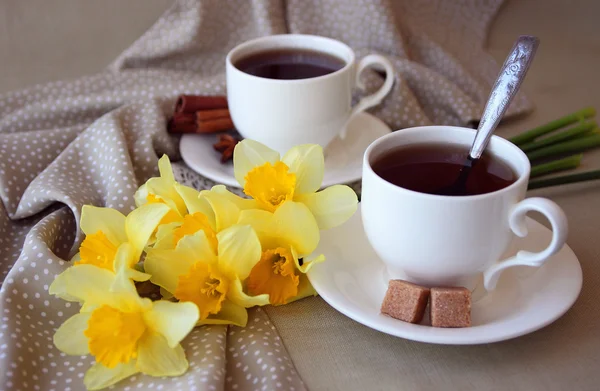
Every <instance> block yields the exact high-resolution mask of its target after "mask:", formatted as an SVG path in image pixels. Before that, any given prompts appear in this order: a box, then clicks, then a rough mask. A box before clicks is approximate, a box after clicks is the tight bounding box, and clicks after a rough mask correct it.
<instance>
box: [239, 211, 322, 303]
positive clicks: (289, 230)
mask: <svg viewBox="0 0 600 391" xmlns="http://www.w3.org/2000/svg"><path fill="white" fill-rule="evenodd" d="M238 223H239V224H248V225H250V226H252V227H253V228H254V229H255V231H256V233H257V234H258V237H259V239H260V242H261V246H262V253H261V257H260V261H259V262H258V263H257V264H256V265H255V266H254V267H253V268H252V271H251V272H250V274H249V276H248V280H247V289H248V293H249V294H250V295H261V294H267V295H269V300H270V303H271V304H275V305H280V304H286V303H289V302H291V301H294V300H298V299H301V298H304V297H307V296H310V295H315V294H316V292H315V291H314V289H313V288H312V286H311V285H310V282H309V281H308V278H307V277H306V274H305V273H306V272H307V271H308V270H309V269H310V268H311V267H312V266H313V265H314V264H316V263H319V262H322V261H324V260H325V257H324V256H323V255H319V256H318V257H316V258H314V259H312V260H308V259H306V256H307V255H309V254H311V253H312V252H313V251H314V250H315V248H316V247H317V244H318V243H319V236H320V235H319V227H318V226H317V222H316V221H315V219H314V217H313V216H312V214H311V213H310V211H309V210H308V208H307V207H306V206H305V205H303V204H301V203H295V202H285V203H284V204H283V205H281V206H280V207H279V208H277V210H276V211H275V212H274V213H269V212H267V211H264V210H259V209H254V210H244V211H242V212H241V213H240V219H239V221H238ZM300 257H304V258H300Z"/></svg>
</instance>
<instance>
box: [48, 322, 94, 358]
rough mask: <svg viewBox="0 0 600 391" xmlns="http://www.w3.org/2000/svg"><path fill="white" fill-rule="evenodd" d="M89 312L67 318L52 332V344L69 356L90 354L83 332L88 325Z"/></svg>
mask: <svg viewBox="0 0 600 391" xmlns="http://www.w3.org/2000/svg"><path fill="white" fill-rule="evenodd" d="M90 316H91V314H90V313H79V314H75V315H73V316H71V317H70V318H69V319H67V320H66V321H65V322H64V323H63V324H62V325H61V326H60V327H59V328H58V330H56V333H54V345H56V347H57V348H58V350H60V351H61V352H63V353H66V354H69V355H71V356H85V355H86V354H90V349H89V348H88V340H87V337H86V336H85V335H84V334H83V332H84V331H85V329H87V327H88V324H87V322H88V320H89V319H90Z"/></svg>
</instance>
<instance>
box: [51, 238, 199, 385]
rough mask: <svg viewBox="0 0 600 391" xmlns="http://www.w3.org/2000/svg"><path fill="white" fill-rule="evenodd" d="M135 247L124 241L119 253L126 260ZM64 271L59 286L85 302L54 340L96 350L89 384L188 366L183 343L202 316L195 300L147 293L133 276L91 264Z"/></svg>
mask: <svg viewBox="0 0 600 391" xmlns="http://www.w3.org/2000/svg"><path fill="white" fill-rule="evenodd" d="M134 252H135V250H134V249H133V246H131V245H129V244H128V243H124V244H122V245H120V246H119V247H118V249H117V250H116V255H115V256H116V258H117V259H119V261H118V263H125V264H126V263H128V262H130V260H131V259H134V258H135V254H134ZM61 276H62V278H61V279H60V280H59V279H57V281H58V285H61V286H60V287H57V286H56V284H57V281H55V282H54V283H53V286H54V290H57V289H58V290H59V291H60V292H61V293H62V295H59V296H61V297H63V298H64V297H70V298H72V299H73V300H76V301H80V302H83V303H85V305H84V307H82V309H81V312H80V313H78V314H76V315H74V316H72V317H71V318H69V319H68V320H67V321H65V322H64V323H63V324H62V325H61V326H60V327H59V328H58V330H57V331H56V333H55V334H54V344H55V345H56V347H57V348H58V349H59V350H61V351H62V352H64V353H66V354H69V355H76V356H81V355H87V354H91V355H93V356H94V358H95V359H96V363H95V364H94V365H93V366H92V367H91V368H90V369H89V370H88V371H87V372H86V374H85V377H84V379H83V381H84V384H85V386H86V387H87V388H88V389H90V390H98V389H101V388H105V387H108V386H110V385H112V384H115V383H117V382H118V381H120V380H122V379H124V378H126V377H129V376H131V375H133V374H135V373H138V372H141V373H144V374H147V375H151V376H179V375H181V374H183V373H184V372H185V371H186V370H187V368H188V362H187V360H186V358H185V353H184V351H183V348H182V347H181V345H180V344H179V343H180V342H181V340H183V338H185V336H186V335H187V334H188V333H189V332H190V331H191V330H192V328H193V327H194V325H195V324H196V322H197V321H198V318H199V313H198V308H197V307H196V306H195V305H193V304H192V303H173V302H168V301H155V302H152V301H151V300H150V299H142V298H140V297H139V295H138V294H137V292H136V290H135V286H134V285H133V283H132V281H130V280H129V279H118V277H117V275H115V274H114V273H112V272H111V271H109V270H108V269H106V268H98V267H95V266H93V265H89V264H83V265H81V266H79V267H71V268H69V269H67V270H66V271H65V272H64V273H63V274H62V275H61ZM52 289H53V288H52V287H51V293H53V292H52Z"/></svg>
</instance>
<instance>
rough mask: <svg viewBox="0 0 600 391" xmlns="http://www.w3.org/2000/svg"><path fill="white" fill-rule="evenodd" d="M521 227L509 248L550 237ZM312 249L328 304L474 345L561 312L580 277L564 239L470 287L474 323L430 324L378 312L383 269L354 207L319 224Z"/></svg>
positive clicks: (407, 332) (407, 333) (312, 274)
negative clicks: (330, 223) (544, 253)
mask: <svg viewBox="0 0 600 391" xmlns="http://www.w3.org/2000/svg"><path fill="white" fill-rule="evenodd" d="M527 227H528V230H529V235H528V236H527V237H526V238H523V239H520V238H519V239H517V240H515V243H513V246H512V248H511V249H510V250H509V251H508V252H507V255H512V254H514V253H515V252H516V248H519V249H527V250H535V251H537V250H541V249H543V248H545V247H546V246H547V244H548V243H549V242H550V238H551V232H550V231H549V230H548V229H547V228H546V227H544V226H543V225H541V224H539V223H537V222H536V221H534V220H532V219H529V218H528V219H527ZM399 240H401V238H399ZM315 253H316V254H321V253H322V254H324V255H325V257H326V261H325V262H323V263H320V264H318V265H315V266H314V267H313V268H312V269H311V270H310V271H309V273H308V277H309V279H310V282H311V283H312V285H313V286H314V288H315V289H316V290H317V292H318V293H319V295H320V296H321V297H322V298H323V299H324V300H325V301H326V302H327V303H329V305H331V306H332V307H333V308H335V309H336V310H338V311H339V312H341V313H342V314H344V315H346V316H348V317H350V318H352V319H354V320H355V321H357V322H359V323H362V324H363V325H365V326H368V327H370V328H373V329H375V330H379V331H381V332H384V333H387V334H391V335H394V336H397V337H402V338H406V339H410V340H414V341H420V342H428V343H437V344H448V345H474V344H483V343H491V342H498V341H503V340H507V339H511V338H515V337H518V336H521V335H524V334H527V333H531V332H533V331H536V330H538V329H540V328H542V327H544V326H547V325H548V324H550V323H552V322H553V321H555V320H556V319H558V318H559V317H561V316H562V315H563V314H564V313H565V312H566V311H567V310H568V309H569V308H570V307H571V306H572V305H573V303H574V302H575V300H576V299H577V297H578V296H579V292H580V290H581V284H582V274H581V266H580V265H579V261H578V260H577V257H576V256H575V254H574V253H573V251H572V250H571V249H570V248H569V247H568V246H567V245H566V244H565V246H564V247H563V249H562V250H561V251H560V252H559V253H557V254H556V255H554V256H553V257H552V258H551V259H550V260H548V261H547V262H546V263H545V264H544V266H542V267H541V268H539V269H533V268H528V267H517V268H511V269H508V270H506V271H505V272H504V273H503V275H502V276H501V277H500V281H499V282H498V286H497V288H496V290H494V291H493V292H491V293H484V294H483V295H479V294H476V292H477V291H480V290H483V288H482V287H478V288H476V289H475V291H476V292H474V294H473V300H474V302H473V304H472V311H471V317H472V327H468V328H455V329H444V328H435V327H431V326H427V325H426V323H427V322H428V319H424V321H423V322H422V323H423V324H411V323H406V322H402V321H400V320H396V319H393V318H390V317H388V316H385V315H382V314H381V313H380V311H379V310H380V308H381V303H382V301H383V297H384V296H385V292H386V289H387V280H386V278H385V275H386V271H385V267H384V265H383V262H382V261H381V260H380V259H379V257H378V256H377V254H376V253H375V252H374V250H373V249H372V248H371V245H370V244H369V242H368V240H367V237H366V235H365V233H364V230H363V225H362V220H361V216H360V207H359V209H358V211H357V212H356V213H355V214H354V216H352V218H351V219H350V220H349V221H348V222H346V223H345V224H344V225H342V226H340V227H337V228H334V229H330V230H327V231H322V233H321V241H320V244H319V247H318V248H317V249H316V250H315ZM440 256H441V254H440Z"/></svg>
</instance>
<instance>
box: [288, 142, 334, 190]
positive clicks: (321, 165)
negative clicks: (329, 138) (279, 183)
mask: <svg viewBox="0 0 600 391" xmlns="http://www.w3.org/2000/svg"><path fill="white" fill-rule="evenodd" d="M281 161H282V162H284V163H285V164H286V165H287V166H288V167H289V172H291V173H294V174H296V189H295V193H296V194H303V193H313V192H315V191H317V190H319V188H320V187H321V183H322V182H323V174H324V172H325V158H324V157H323V147H321V146H320V145H318V144H304V145H298V146H296V147H293V148H292V149H290V150H289V151H287V153H286V154H285V155H284V156H283V158H282V159H281Z"/></svg>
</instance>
